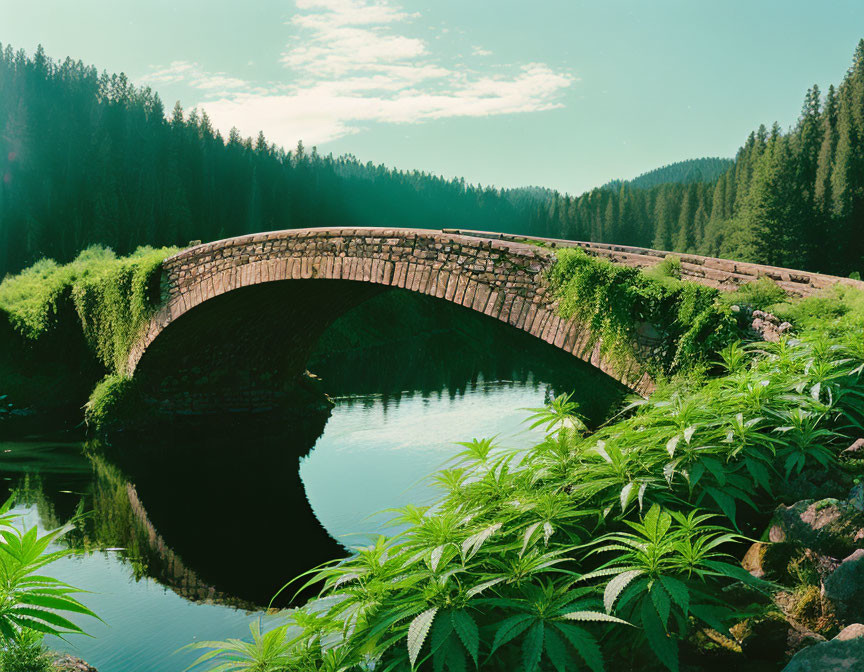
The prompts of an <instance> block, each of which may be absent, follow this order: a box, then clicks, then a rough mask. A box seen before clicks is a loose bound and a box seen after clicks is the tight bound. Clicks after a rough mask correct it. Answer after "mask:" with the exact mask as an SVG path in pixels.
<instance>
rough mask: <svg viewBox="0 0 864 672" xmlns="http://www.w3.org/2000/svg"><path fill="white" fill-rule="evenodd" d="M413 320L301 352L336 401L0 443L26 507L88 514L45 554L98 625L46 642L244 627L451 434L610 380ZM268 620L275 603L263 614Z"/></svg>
mask: <svg viewBox="0 0 864 672" xmlns="http://www.w3.org/2000/svg"><path fill="white" fill-rule="evenodd" d="M493 340H494V343H495V345H494V347H490V345H489V340H488V339H487V338H480V337H479V336H478V334H476V333H455V332H445V333H437V334H427V335H425V336H423V337H418V338H416V339H412V340H411V342H408V343H403V344H402V345H393V344H391V345H389V346H388V347H387V348H378V349H373V350H368V351H365V352H361V353H357V352H352V353H344V354H341V355H332V354H331V355H329V356H323V355H317V356H313V360H312V361H311V362H310V368H313V370H315V371H316V372H317V373H319V374H320V375H321V377H322V378H323V380H324V381H325V389H327V390H328V392H329V393H330V394H331V396H332V397H333V398H334V401H335V407H334V409H333V412H332V414H331V415H330V417H329V419H327V421H326V424H324V426H323V429H322V428H321V426H320V423H319V424H318V425H315V423H309V425H310V426H304V427H282V428H280V429H279V430H278V431H274V430H273V428H272V427H268V428H267V429H266V431H265V429H264V428H262V427H257V426H255V425H254V424H251V423H249V424H245V425H238V424H237V423H236V422H235V423H234V424H232V426H230V427H227V426H226V427H224V428H216V431H214V432H212V435H210V436H208V437H207V438H200V439H198V440H194V441H193V440H189V439H188V438H186V439H182V440H180V439H177V438H173V437H170V436H161V435H154V436H153V437H150V438H148V440H146V441H138V442H136V443H133V444H127V445H115V446H112V447H106V446H102V445H99V444H96V443H93V442H90V443H86V442H81V441H68V440H67V441H57V440H55V441H45V440H36V439H33V440H26V441H16V442H6V443H3V442H0V456H2V457H0V477H2V478H3V479H4V482H5V484H6V487H7V488H8V490H9V491H10V492H11V493H12V494H14V496H15V497H16V501H18V502H19V510H20V511H22V512H23V513H24V515H25V517H26V519H27V520H28V521H29V522H31V523H38V524H39V525H40V526H43V527H53V526H56V525H58V524H60V523H63V522H65V521H66V520H68V519H69V518H70V517H72V516H73V515H75V513H76V511H78V510H80V511H83V512H84V518H83V519H82V520H81V522H80V524H79V527H78V529H77V530H76V531H75V532H73V533H72V534H70V535H69V538H68V539H67V540H66V542H65V543H69V544H70V545H72V546H73V547H75V548H78V549H80V550H81V554H80V555H78V556H77V557H74V558H70V559H67V560H64V561H61V562H58V563H57V564H55V565H53V566H52V567H51V573H52V574H53V575H55V576H57V577H58V578H61V579H63V580H66V581H69V582H70V583H72V584H74V585H77V586H80V587H84V588H86V589H88V590H91V591H93V594H91V595H86V596H85V601H86V603H87V605H88V606H90V607H91V608H92V609H93V610H94V611H96V612H97V613H98V614H99V615H100V616H101V617H102V618H103V619H104V621H105V624H102V623H98V622H86V629H87V631H88V632H89V633H90V634H92V635H93V636H94V637H93V638H92V639H90V638H83V637H78V638H73V639H72V640H71V642H70V644H65V643H63V642H59V643H55V644H53V645H54V646H56V648H59V649H63V650H68V651H70V652H72V653H74V654H76V655H78V656H81V657H82V658H85V659H86V660H88V661H89V662H90V663H92V664H93V665H95V666H96V667H98V668H99V669H100V671H101V672H179V671H180V670H183V669H184V668H185V667H186V666H187V665H188V664H189V662H190V660H191V659H192V658H193V657H194V655H195V654H193V653H190V652H181V653H176V651H177V649H179V648H180V647H181V646H183V645H185V644H187V643H189V642H192V641H196V640H206V639H224V638H226V637H245V636H246V635H247V634H248V624H249V622H250V621H251V620H252V619H253V618H255V617H257V616H258V615H261V614H263V613H264V612H263V611H262V607H264V606H266V604H267V603H268V602H269V599H270V597H271V596H272V595H273V594H274V593H275V592H276V591H277V590H278V589H279V588H280V587H281V586H282V584H283V583H284V582H285V581H286V580H288V579H290V578H292V577H293V576H294V575H296V574H298V573H300V572H303V571H305V570H307V569H309V568H310V567H312V566H314V565H316V564H318V563H320V562H323V561H324V560H327V559H330V558H332V557H334V556H337V555H339V554H344V552H345V549H346V548H350V547H351V546H352V545H360V544H363V543H364V541H365V540H366V538H367V537H366V535H369V534H374V533H377V532H380V531H381V530H382V529H383V528H382V526H385V525H386V517H384V516H382V515H376V514H377V512H380V511H382V510H383V509H386V508H388V507H394V506H401V505H404V504H406V503H414V504H422V503H427V502H430V501H432V499H433V498H434V497H435V495H436V493H435V491H434V490H433V489H432V488H431V487H430V486H429V485H428V484H427V483H426V482H425V480H424V477H425V476H427V475H428V474H429V473H430V472H431V471H433V470H434V469H435V468H437V467H439V466H440V465H442V464H443V463H444V462H446V461H447V460H448V459H449V458H450V457H451V456H453V455H454V453H455V452H456V451H457V450H458V449H459V448H458V447H457V446H454V443H455V442H456V441H465V440H469V439H471V438H474V437H487V436H493V435H497V437H498V441H499V442H500V443H501V444H504V445H508V446H513V447H527V446H529V445H531V444H532V443H533V442H535V441H536V440H537V439H538V438H539V435H538V434H537V433H536V432H532V431H529V430H527V429H526V425H525V423H524V420H525V418H526V416H527V415H528V412H527V411H525V410H524V409H525V408H526V407H534V406H539V405H542V404H543V403H544V401H546V400H547V399H548V398H549V397H550V395H552V394H555V393H557V392H559V391H563V390H575V391H576V392H577V396H578V397H579V398H581V399H582V401H583V410H584V412H585V413H586V414H587V415H589V416H591V418H592V419H593V420H594V421H597V420H599V419H600V418H602V417H603V416H604V415H605V414H606V413H607V411H608V409H609V407H610V404H613V403H615V401H616V400H618V399H620V396H621V393H622V391H621V390H620V389H619V388H617V387H616V386H615V385H613V384H611V383H610V382H609V381H608V380H607V379H605V378H604V377H602V375H600V374H598V373H596V372H594V371H593V370H591V369H589V368H587V367H585V366H583V365H578V364H576V363H575V362H574V361H573V360H571V359H570V358H568V357H566V356H564V355H560V354H559V353H557V352H554V351H551V350H549V349H547V348H546V347H540V346H538V345H536V344H535V343H533V341H530V340H526V339H525V338H521V336H517V335H513V334H510V332H509V331H503V330H502V331H501V333H500V334H499V335H498V336H497V337H496V338H495V339H493ZM263 618H265V620H272V619H275V618H278V617H277V616H266V615H265V616H263Z"/></svg>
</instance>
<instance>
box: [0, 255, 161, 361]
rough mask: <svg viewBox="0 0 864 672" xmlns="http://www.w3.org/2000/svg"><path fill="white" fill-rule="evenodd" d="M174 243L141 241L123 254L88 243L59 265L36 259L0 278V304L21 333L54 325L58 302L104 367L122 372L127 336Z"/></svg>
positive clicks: (139, 323) (34, 335)
mask: <svg viewBox="0 0 864 672" xmlns="http://www.w3.org/2000/svg"><path fill="white" fill-rule="evenodd" d="M174 252H176V249H171V248H161V249H158V250H154V249H152V248H149V247H142V248H139V249H138V250H136V251H135V252H134V253H133V254H131V255H130V256H128V257H117V256H116V255H115V254H114V253H113V252H112V251H111V250H109V249H106V248H103V247H91V248H88V249H86V250H84V251H83V252H82V253H81V254H79V255H78V257H77V258H76V259H75V260H74V261H72V262H70V263H69V264H65V265H62V266H61V265H58V264H57V263H55V262H54V261H52V260H50V259H46V260H41V261H39V262H37V263H36V264H34V265H33V266H31V267H30V268H28V269H26V270H24V271H22V272H21V273H20V274H18V275H16V276H10V277H6V278H5V279H4V280H3V282H2V283H0V310H2V311H4V312H5V313H7V314H8V319H9V322H10V323H11V325H12V326H13V328H14V329H15V330H16V331H17V332H18V333H19V334H21V335H22V336H23V337H24V338H26V339H30V340H38V339H39V338H41V337H43V336H44V335H45V334H46V333H47V332H49V331H51V330H53V329H56V328H57V326H58V325H57V321H58V319H59V317H60V315H61V312H62V308H63V305H64V303H67V302H68V303H70V304H71V305H72V307H74V314H75V315H77V317H78V319H79V320H80V324H81V328H82V329H83V332H84V335H85V337H86V338H87V340H88V342H89V343H90V345H91V347H92V349H93V351H94V352H95V353H96V355H97V356H98V357H99V359H100V360H101V361H102V363H103V364H104V365H105V366H106V368H108V370H109V371H114V372H122V371H123V368H124V366H125V361H126V356H127V354H128V352H129V348H130V347H131V344H132V342H133V341H134V339H135V337H136V336H137V335H138V333H139V332H140V330H141V328H142V327H143V326H144V325H145V324H146V322H147V320H148V319H149V318H150V316H151V315H152V314H153V311H154V310H155V307H156V305H158V302H159V285H158V282H159V272H160V270H161V267H162V261H163V260H164V259H165V258H166V257H168V256H170V255H171V254H173V253H174Z"/></svg>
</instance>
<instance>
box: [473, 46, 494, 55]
mask: <svg viewBox="0 0 864 672" xmlns="http://www.w3.org/2000/svg"><path fill="white" fill-rule="evenodd" d="M471 54H472V55H474V56H491V55H492V52H491V51H489V50H488V49H484V48H483V47H478V46H477V45H474V46H473V47H471Z"/></svg>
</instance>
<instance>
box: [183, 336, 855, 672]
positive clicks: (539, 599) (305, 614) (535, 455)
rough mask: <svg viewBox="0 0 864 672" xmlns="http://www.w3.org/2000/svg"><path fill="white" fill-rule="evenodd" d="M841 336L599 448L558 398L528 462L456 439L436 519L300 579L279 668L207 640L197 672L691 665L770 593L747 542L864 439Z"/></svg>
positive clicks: (728, 359)
mask: <svg viewBox="0 0 864 672" xmlns="http://www.w3.org/2000/svg"><path fill="white" fill-rule="evenodd" d="M832 334H833V330H831V329H830V328H827V327H825V328H821V329H812V330H809V331H807V332H806V333H803V334H802V335H800V336H799V337H798V338H791V337H785V338H783V339H782V340H781V341H780V342H778V343H759V344H749V345H741V344H740V343H733V344H730V345H728V346H727V347H725V348H724V349H723V350H722V352H721V354H720V360H721V361H720V362H718V365H720V366H722V368H723V369H724V374H723V375H721V376H718V377H715V378H711V379H704V378H702V379H698V380H692V379H691V382H690V383H689V384H687V383H686V382H684V383H682V381H680V380H679V381H676V384H675V385H668V386H666V387H662V388H661V389H659V390H658V391H657V392H656V393H655V394H654V395H653V396H652V398H651V399H649V400H642V399H639V400H636V401H634V402H633V403H632V405H630V406H629V407H628V408H626V409H625V410H624V411H623V412H622V414H621V415H620V416H619V417H618V418H616V419H615V420H614V421H613V422H610V424H608V425H606V426H604V427H602V428H600V429H599V430H598V431H596V432H594V433H589V432H588V431H587V430H586V428H585V426H584V424H582V422H581V421H580V419H579V417H578V415H577V414H576V411H577V408H576V404H575V403H574V402H572V401H571V400H570V399H568V398H567V397H559V398H558V399H556V400H554V401H553V402H552V403H551V404H550V405H549V407H548V408H545V409H534V410H535V416H534V423H535V426H541V425H542V426H544V427H545V429H546V432H547V433H546V438H545V440H544V441H543V442H542V443H540V444H538V445H537V446H535V447H534V448H532V449H530V450H528V451H523V452H519V451H511V450H507V449H504V448H499V447H497V446H495V445H494V442H493V441H492V440H489V439H484V440H474V441H471V442H468V443H465V444H462V448H463V450H462V451H461V452H460V453H459V454H458V455H457V456H455V457H454V459H453V460H452V463H451V464H450V465H449V466H448V467H447V468H445V469H443V470H442V471H439V472H438V473H436V474H434V475H433V476H432V477H431V478H432V480H433V482H434V483H435V484H437V486H438V487H439V488H440V489H441V491H442V497H441V499H440V500H439V501H438V503H437V504H435V505H434V506H431V507H425V508H416V507H412V506H408V507H405V508H404V509H401V510H399V511H398V516H397V517H396V519H395V521H394V522H395V523H396V524H398V525H400V526H402V528H403V529H402V531H399V532H397V533H395V534H393V535H391V536H381V537H379V538H377V539H376V540H375V541H374V543H372V544H371V545H369V546H367V547H362V548H358V549H356V551H355V553H354V554H353V555H352V556H351V557H349V558H347V559H342V560H338V561H334V562H332V563H330V564H329V565H325V566H323V567H320V568H317V569H316V570H313V571H311V572H309V573H308V574H307V575H305V576H303V577H301V578H300V579H299V580H298V583H303V584H304V585H303V586H302V587H303V588H305V587H308V586H310V585H320V586H321V591H320V595H319V597H318V598H317V599H316V600H313V601H311V602H310V603H308V604H307V605H306V606H305V607H303V608H301V609H298V610H296V611H294V612H292V613H291V615H290V616H289V625H291V626H292V627H290V628H288V629H287V630H284V631H279V632H278V633H277V634H275V635H273V636H272V640H271V641H269V643H268V647H269V648H268V651H269V653H268V654H267V655H270V656H273V655H275V654H273V649H274V647H275V648H276V649H278V651H279V657H278V660H279V663H278V664H275V663H274V664H273V665H270V664H269V663H267V662H266V660H265V657H264V650H263V644H261V645H255V644H254V642H253V644H251V645H249V646H248V647H246V648H245V649H244V650H243V651H239V650H238V648H237V646H236V645H232V646H228V645H226V644H225V643H219V642H211V643H207V644H205V645H201V646H202V647H203V648H208V649H210V650H209V652H208V653H206V654H204V656H202V658H201V659H200V660H199V663H200V664H201V666H202V667H203V666H205V665H207V664H208V663H218V665H219V667H216V668H215V669H218V670H223V671H228V670H240V669H249V670H252V669H254V670H262V671H264V672H268V671H273V670H328V671H330V672H336V671H341V670H375V671H376V672H378V671H380V672H388V671H393V670H410V669H423V670H427V669H428V670H433V671H434V672H444V671H445V670H453V671H459V672H461V671H462V670H466V669H469V668H482V669H489V670H524V671H526V672H534V671H536V670H550V671H551V670H555V672H564V671H566V670H577V669H584V668H585V667H587V668H588V669H591V670H592V671H594V672H599V671H600V670H604V669H605V670H627V669H637V668H638V669H654V668H660V669H668V670H672V671H677V670H679V669H680V667H681V665H682V660H683V659H685V657H686V656H688V655H693V651H694V649H693V648H692V646H693V645H692V642H693V641H694V637H695V635H696V634H698V632H700V631H704V630H705V629H712V630H715V631H718V632H720V633H724V634H727V635H729V634H730V633H729V628H730V626H732V625H733V624H734V623H736V622H738V621H741V620H742V619H743V618H745V617H746V616H747V615H748V614H752V613H753V612H754V610H755V609H757V608H758V607H754V606H752V604H751V602H755V603H758V602H759V601H760V600H761V599H762V598H761V596H760V592H761V591H765V590H768V589H769V588H770V587H769V586H768V584H765V583H764V582H761V581H759V580H756V579H754V578H753V577H752V576H751V575H750V574H749V573H747V572H746V571H744V570H743V569H742V568H741V567H740V565H739V564H738V560H737V558H739V557H740V556H741V555H742V554H743V551H744V550H745V549H746V547H747V545H748V543H749V540H746V539H745V538H744V535H743V534H742V533H741V532H740V529H739V528H741V527H743V526H744V525H745V523H746V522H747V520H748V519H752V518H753V517H758V516H759V515H760V514H759V512H760V511H765V510H770V507H771V504H772V503H773V502H774V501H775V499H776V493H777V492H778V491H779V490H780V489H781V488H783V487H784V486H785V485H786V484H787V483H788V481H789V480H790V479H794V478H796V477H797V475H799V474H800V473H801V472H802V471H805V470H808V469H811V468H817V469H819V468H823V467H825V466H830V465H831V464H832V463H834V462H835V461H836V459H837V457H836V456H837V454H838V452H839V450H840V449H841V448H845V447H846V446H847V445H848V442H849V438H850V435H851V433H853V432H856V433H857V432H860V431H861V429H862V426H864V424H862V423H864V380H862V370H864V331H860V330H858V331H850V330H845V331H843V332H842V333H841V334H839V335H836V336H835V335H832ZM304 582H305V583H304ZM730 589H733V590H730ZM741 594H743V595H744V596H745V599H744V602H743V603H742V602H741V599H740V595H741ZM735 595H738V596H739V597H733V596H735ZM748 596H749V597H748ZM273 632H276V631H273ZM259 640H260V637H259V638H258V639H257V640H256V641H259ZM232 647H233V648H232ZM274 660H275V659H274ZM256 665H257V666H256Z"/></svg>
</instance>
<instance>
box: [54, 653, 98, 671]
mask: <svg viewBox="0 0 864 672" xmlns="http://www.w3.org/2000/svg"><path fill="white" fill-rule="evenodd" d="M52 663H53V664H54V669H56V670H57V672H97V670H96V668H95V667H93V666H92V665H89V664H87V663H85V662H84V661H83V660H81V659H80V658H76V657H75V656H70V655H69V654H68V653H58V654H56V655H55V656H54V659H53V660H52Z"/></svg>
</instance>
